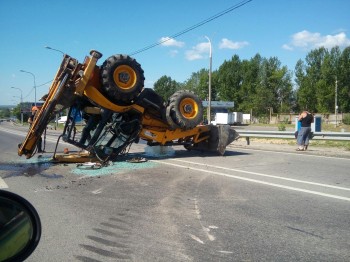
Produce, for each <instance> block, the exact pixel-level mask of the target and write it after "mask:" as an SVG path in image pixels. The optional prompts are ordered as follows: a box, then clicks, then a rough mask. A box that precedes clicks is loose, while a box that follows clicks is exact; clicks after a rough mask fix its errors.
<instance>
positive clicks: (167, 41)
mask: <svg viewBox="0 0 350 262" xmlns="http://www.w3.org/2000/svg"><path fill="white" fill-rule="evenodd" d="M159 42H161V45H162V46H175V47H183V46H184V45H185V43H184V42H181V41H176V40H175V39H174V38H170V37H168V36H166V37H165V36H164V37H162V38H161V39H160V40H159Z"/></svg>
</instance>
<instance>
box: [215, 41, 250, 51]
mask: <svg viewBox="0 0 350 262" xmlns="http://www.w3.org/2000/svg"><path fill="white" fill-rule="evenodd" d="M247 45H249V43H248V42H247V41H243V42H233V41H231V40H228V39H227V38H223V39H221V42H220V44H219V48H220V49H234V50H236V49H241V48H243V47H245V46H247Z"/></svg>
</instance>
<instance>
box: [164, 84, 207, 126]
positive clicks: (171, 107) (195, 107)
mask: <svg viewBox="0 0 350 262" xmlns="http://www.w3.org/2000/svg"><path fill="white" fill-rule="evenodd" d="M166 119H167V122H168V124H169V126H170V128H171V129H173V130H174V129H176V128H180V129H184V130H188V129H192V128H194V127H196V126H197V125H198V124H199V123H200V122H201V121H202V119H203V105H202V101H201V100H200V99H199V97H197V96H196V95H195V94H194V93H192V92H190V91H187V90H181V91H178V92H176V93H174V94H173V95H172V96H171V97H170V99H169V101H168V106H167V108H166Z"/></svg>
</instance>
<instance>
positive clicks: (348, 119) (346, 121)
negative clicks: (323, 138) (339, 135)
mask: <svg viewBox="0 0 350 262" xmlns="http://www.w3.org/2000/svg"><path fill="white" fill-rule="evenodd" d="M343 123H344V124H345V125H350V114H344V117H343Z"/></svg>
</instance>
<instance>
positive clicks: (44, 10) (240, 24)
mask: <svg viewBox="0 0 350 262" xmlns="http://www.w3.org/2000/svg"><path fill="white" fill-rule="evenodd" d="M241 2H242V0H215V1H209V0H187V1H184V0H177V1H170V0H153V1H144V0H133V1H119V0H114V1H113V0H105V1H96V0H95V1H93V0H69V1H67V0H60V1H49V0H37V1H35V0H27V1H24V0H0V30H1V36H0V57H1V62H0V90H1V94H0V105H16V104H18V103H19V102H20V96H21V93H22V98H23V101H24V102H27V101H29V102H34V97H35V89H34V78H35V86H36V97H37V100H38V99H39V98H41V97H42V96H43V95H44V94H46V93H47V92H48V89H49V87H50V81H52V79H53V78H54V76H55V74H56V72H57V69H58V66H59V65H60V63H61V60H62V54H61V53H60V52H59V51H55V50H49V49H47V48H45V46H49V47H51V48H54V49H57V50H60V51H61V52H63V53H66V54H68V55H70V56H72V57H74V58H76V59H78V61H80V62H82V61H83V60H84V58H85V56H87V55H89V52H90V50H92V49H94V50H98V51H99V52H101V53H102V54H103V57H102V58H101V59H100V60H99V62H98V65H100V64H102V63H103V61H105V60H106V59H107V58H108V57H110V56H112V55H115V54H133V53H135V52H136V51H138V50H140V49H143V48H145V47H147V46H150V45H152V44H155V43H159V42H161V41H164V40H168V41H165V42H163V43H162V44H159V45H157V46H155V47H154V48H151V49H149V50H146V51H144V52H141V53H138V54H135V55H133V57H134V58H135V59H136V60H137V61H138V62H139V63H140V64H141V66H142V68H143V70H144V74H145V78H146V79H145V87H150V88H152V87H153V84H154V83H155V82H156V81H157V80H158V79H159V78H160V77H162V76H164V75H166V76H169V77H171V78H172V79H173V80H176V81H177V82H184V81H186V80H187V79H189V78H190V77H191V74H192V73H194V72H197V71H199V70H201V69H202V68H206V69H208V68H209V50H210V44H209V41H208V38H209V40H210V42H211V47H212V61H213V64H212V69H213V70H217V69H218V68H219V67H220V65H221V64H222V63H223V62H224V61H225V60H230V59H231V58H232V56H234V55H238V56H239V57H240V59H241V60H243V59H250V58H252V57H254V56H255V55H256V54H257V53H259V54H260V55H261V56H262V57H265V58H270V57H277V58H278V59H279V60H280V61H281V65H282V66H287V67H288V69H289V70H294V67H295V65H296V62H297V61H298V60H299V59H302V60H304V59H305V57H306V55H307V53H308V52H309V51H310V50H312V49H315V48H318V47H321V46H324V47H326V48H332V47H334V46H339V47H340V48H341V49H343V48H344V47H346V46H350V32H349V30H350V13H349V10H350V1H349V0H251V1H249V2H247V3H246V4H245V5H243V6H241V7H239V8H237V9H235V10H233V11H231V12H228V13H226V14H224V15H222V16H220V17H218V18H217V19H214V20H212V21H210V22H208V23H205V24H203V25H202V26H200V27H197V28H195V29H193V30H190V31H188V32H187V33H185V34H182V35H180V36H179V37H177V38H175V39H174V38H171V36H174V35H176V34H178V33H179V32H182V31H186V29H189V28H191V27H193V26H195V25H198V24H199V23H201V22H202V21H205V20H206V19H208V18H210V17H213V16H215V15H216V14H219V13H221V12H222V11H224V10H227V9H228V8H230V7H233V6H236V5H237V4H239V3H241ZM20 70H24V71H27V72H30V73H26V72H21V71H20ZM12 87H15V88H12Z"/></svg>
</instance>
